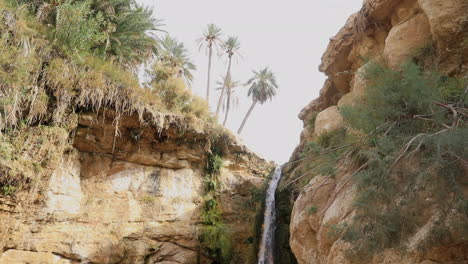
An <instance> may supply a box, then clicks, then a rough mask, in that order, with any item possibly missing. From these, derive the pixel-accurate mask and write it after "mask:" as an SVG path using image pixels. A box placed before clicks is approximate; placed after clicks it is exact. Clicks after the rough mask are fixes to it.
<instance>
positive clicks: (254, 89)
mask: <svg viewBox="0 0 468 264" xmlns="http://www.w3.org/2000/svg"><path fill="white" fill-rule="evenodd" d="M253 74H254V76H253V77H252V78H250V79H249V80H248V81H247V82H246V83H245V86H250V87H249V91H248V96H251V97H252V100H254V101H258V102H260V103H261V104H263V103H265V102H266V101H267V100H271V99H273V97H275V95H276V89H278V84H277V82H276V77H275V74H274V73H273V72H272V71H271V70H270V69H268V67H266V68H264V69H262V70H260V71H253Z"/></svg>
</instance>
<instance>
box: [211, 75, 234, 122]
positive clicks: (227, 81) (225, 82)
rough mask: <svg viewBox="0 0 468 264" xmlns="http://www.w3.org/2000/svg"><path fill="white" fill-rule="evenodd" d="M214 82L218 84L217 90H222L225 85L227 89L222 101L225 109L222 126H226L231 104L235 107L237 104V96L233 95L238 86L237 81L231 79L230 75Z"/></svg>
mask: <svg viewBox="0 0 468 264" xmlns="http://www.w3.org/2000/svg"><path fill="white" fill-rule="evenodd" d="M216 84H217V85H218V88H217V89H218V90H222V89H223V88H224V87H226V88H227V91H228V96H227V98H226V100H225V101H224V102H223V108H224V110H225V116H224V121H223V126H226V123H227V120H228V117H229V111H230V109H231V105H232V106H233V107H236V106H237V105H238V104H239V98H238V97H237V96H236V95H235V89H236V88H237V87H239V82H238V81H233V80H232V79H231V77H230V76H225V77H224V78H222V80H221V81H218V82H216Z"/></svg>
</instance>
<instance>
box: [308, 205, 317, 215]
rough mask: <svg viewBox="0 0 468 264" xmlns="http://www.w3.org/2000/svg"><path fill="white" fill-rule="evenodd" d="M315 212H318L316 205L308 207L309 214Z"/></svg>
mask: <svg viewBox="0 0 468 264" xmlns="http://www.w3.org/2000/svg"><path fill="white" fill-rule="evenodd" d="M317 212H318V208H317V206H315V205H312V206H311V207H310V208H309V214H316V213H317Z"/></svg>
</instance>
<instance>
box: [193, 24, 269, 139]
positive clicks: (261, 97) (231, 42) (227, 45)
mask: <svg viewBox="0 0 468 264" xmlns="http://www.w3.org/2000/svg"><path fill="white" fill-rule="evenodd" d="M198 42H199V44H200V49H203V48H204V49H205V51H206V53H207V54H208V78H207V84H206V100H207V101H208V102H209V100H210V84H211V66H212V59H213V51H214V50H215V51H217V52H218V54H220V55H221V54H225V55H226V56H227V58H228V66H227V72H226V75H225V76H222V82H218V85H220V87H219V88H218V90H220V94H219V99H218V103H217V105H216V116H219V112H220V110H221V106H224V114H225V115H224V120H223V125H224V126H226V123H227V120H228V117H229V113H230V110H231V106H232V105H233V104H234V105H235V104H236V102H237V98H236V97H235V96H233V93H234V91H235V88H237V87H238V86H239V82H237V81H233V80H232V76H231V67H232V60H233V58H234V57H235V56H239V51H240V47H241V45H240V42H239V40H238V38H237V37H232V36H231V37H228V38H227V39H226V40H223V32H222V30H221V28H219V27H218V26H216V25H214V24H209V25H208V26H207V29H206V31H205V32H204V33H203V37H202V38H200V39H199V40H198ZM253 74H254V75H253V77H252V78H250V79H249V80H248V81H247V82H246V83H245V84H244V86H249V90H248V94H247V95H248V96H250V97H251V99H252V105H251V106H250V108H249V111H248V112H247V114H246V115H245V117H244V120H243V121H242V124H241V126H240V127H239V129H238V131H237V133H238V134H241V133H242V130H243V128H244V126H245V123H246V122H247V120H248V118H249V116H250V114H251V113H252V111H253V109H254V108H255V106H256V105H257V104H258V103H260V104H264V103H265V102H266V101H268V100H271V99H272V98H273V97H274V96H275V95H276V89H278V84H277V82H276V78H275V75H274V73H273V72H272V71H271V70H270V69H269V68H268V67H266V68H264V69H262V70H260V71H253Z"/></svg>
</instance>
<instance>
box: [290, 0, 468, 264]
mask: <svg viewBox="0 0 468 264" xmlns="http://www.w3.org/2000/svg"><path fill="white" fill-rule="evenodd" d="M467 41H468V1H466V0H365V1H364V4H363V7H362V9H361V10H360V11H359V12H358V13H356V14H354V15H352V16H351V17H350V18H349V19H348V21H347V23H346V25H345V26H344V27H343V28H342V29H341V30H340V31H339V32H338V34H337V35H336V36H335V37H333V38H332V39H331V41H330V44H329V46H328V49H327V50H326V52H325V54H324V55H323V58H322V64H321V65H320V70H321V71H322V72H324V73H325V74H326V75H327V77H328V79H327V80H326V82H325V84H324V86H323V88H322V90H321V92H320V96H319V98H317V99H315V100H313V101H312V102H311V103H310V104H309V105H307V106H306V107H305V108H304V109H303V110H302V112H301V113H300V115H299V118H300V119H301V120H303V121H304V130H303V133H302V135H301V143H300V145H299V146H298V148H297V149H296V151H295V153H294V154H293V156H292V158H291V160H290V161H291V164H290V165H288V166H287V167H285V169H284V172H285V174H286V175H285V177H284V179H283V180H284V181H286V180H287V179H288V177H289V175H291V174H292V171H294V169H295V168H296V167H298V166H300V165H301V164H304V162H301V160H300V156H299V153H300V151H301V150H302V149H303V148H304V146H305V145H306V144H307V143H308V142H310V141H313V140H314V139H316V138H317V136H319V135H320V134H322V133H323V132H324V131H330V130H333V129H337V128H340V127H342V125H343V124H342V122H343V121H342V117H341V115H340V113H339V111H338V110H339V108H340V107H342V106H343V105H350V104H355V103H358V102H359V100H360V97H359V95H360V94H361V93H362V92H363V91H364V90H365V89H366V84H365V81H364V80H363V77H362V71H363V69H364V67H365V63H366V58H367V59H368V58H373V59H377V60H383V61H385V62H386V63H387V64H388V65H390V66H395V65H398V64H400V63H402V62H404V60H406V59H407V58H408V56H410V55H411V54H414V52H415V51H417V50H418V49H421V48H424V47H425V46H426V45H428V44H429V43H431V44H432V45H433V46H434V47H435V49H436V50H437V54H438V58H437V63H438V65H439V67H440V71H442V72H444V73H446V74H447V75H451V76H462V77H463V76H467V75H468V45H467V43H468V42H467ZM353 170H356V168H348V170H346V171H342V172H341V173H340V174H339V175H337V176H336V177H335V178H334V179H331V178H325V177H322V176H320V175H318V176H315V177H314V178H313V179H312V180H311V181H310V182H309V183H308V184H307V185H306V187H304V188H303V189H302V190H301V191H300V192H299V193H293V194H291V195H292V196H293V200H295V202H294V205H293V210H292V213H291V221H290V229H289V231H290V246H291V249H292V251H293V253H294V255H295V257H296V259H297V261H298V263H301V264H306V263H310V264H312V263H314V264H315V263H322V264H325V263H328V264H332V263H333V264H335V263H349V261H348V260H347V259H346V258H345V252H346V249H347V248H349V245H347V244H346V243H345V242H344V241H342V240H339V239H337V238H336V237H333V235H330V234H333V230H332V228H331V227H332V226H334V225H336V224H343V223H346V222H347V221H350V220H351V219H352V217H353V208H352V206H351V205H352V201H353V197H354V196H355V192H356V190H355V189H354V187H353V185H352V184H350V181H349V179H350V176H351V174H352V173H353ZM311 205H315V206H316V207H317V208H320V210H319V211H318V212H317V213H311V212H310V207H311ZM430 225H431V220H429V221H428V222H427V225H426V226H424V227H423V228H422V229H420V230H419V231H418V232H416V235H415V237H414V238H412V239H410V242H411V243H410V249H411V250H410V252H408V254H406V255H405V254H402V253H401V252H396V251H389V250H387V251H386V252H384V253H383V254H382V255H380V256H375V257H374V258H373V260H372V263H421V264H422V263H424V264H429V263H468V248H466V245H456V244H455V245H447V246H446V247H444V248H432V249H431V250H429V251H427V252H422V251H419V250H418V247H417V241H418V239H420V238H421V237H422V236H424V234H425V232H426V231H427V230H428V228H429V226H430Z"/></svg>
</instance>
